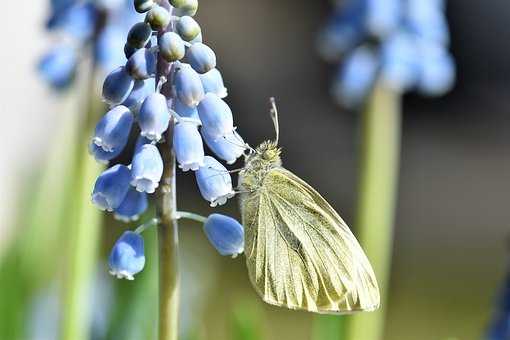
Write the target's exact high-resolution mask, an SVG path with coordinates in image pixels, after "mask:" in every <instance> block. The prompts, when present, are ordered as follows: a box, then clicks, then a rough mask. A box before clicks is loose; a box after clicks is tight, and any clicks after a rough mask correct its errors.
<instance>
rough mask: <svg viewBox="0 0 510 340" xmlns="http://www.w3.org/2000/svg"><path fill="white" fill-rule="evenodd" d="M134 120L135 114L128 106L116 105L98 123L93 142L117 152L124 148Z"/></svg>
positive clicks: (105, 149) (109, 150)
mask: <svg viewBox="0 0 510 340" xmlns="http://www.w3.org/2000/svg"><path fill="white" fill-rule="evenodd" d="M133 120H134V118H133V114H132V113H131V111H130V110H129V109H128V108H127V107H125V106H122V105H119V106H116V107H114V108H113V109H111V110H110V111H108V112H107V113H106V114H105V115H104V116H103V118H101V120H100V121H99V123H98V124H97V125H96V130H95V134H94V137H93V138H92V142H93V143H94V144H96V145H97V146H99V147H101V148H102V149H103V150H104V151H106V152H111V153H116V152H117V151H119V150H122V149H124V147H125V146H126V144H127V142H128V139H129V133H130V132H131V126H132V125H133Z"/></svg>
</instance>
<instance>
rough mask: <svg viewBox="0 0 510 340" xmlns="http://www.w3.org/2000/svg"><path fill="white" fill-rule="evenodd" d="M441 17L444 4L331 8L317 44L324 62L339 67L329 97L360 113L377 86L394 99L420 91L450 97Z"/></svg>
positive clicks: (451, 76)
mask: <svg viewBox="0 0 510 340" xmlns="http://www.w3.org/2000/svg"><path fill="white" fill-rule="evenodd" d="M444 12H445V1H444V0H430V1H423V0H385V1H381V0H346V1H342V2H339V3H338V4H335V10H334V13H333V14H332V15H331V18H330V20H329V21H328V23H327V24H326V27H325V29H323V30H322V32H321V34H320V36H319V39H318V48H319V50H320V53H321V55H322V56H323V57H324V59H326V60H327V61H330V62H339V61H340V60H342V61H343V63H342V65H341V66H340V68H341V71H339V72H338V74H339V77H337V78H336V79H335V80H334V84H333V89H332V93H333V96H334V97H336V99H338V101H339V102H340V103H341V104H342V105H345V106H348V107H350V108H359V107H360V106H362V105H363V103H364V102H365V101H366V99H367V96H368V95H369V93H370V92H371V90H372V88H373V87H374V85H375V84H376V83H377V82H379V81H381V83H382V84H383V86H385V87H387V88H389V89H391V90H393V91H395V92H396V93H405V92H408V91H412V90H418V91H419V92H421V93H422V94H425V95H428V96H440V95H443V94H445V93H446V92H448V91H449V90H450V89H451V88H452V86H453V84H454V82H455V76H456V74H455V73H456V72H455V63H454V61H453V57H452V56H451V54H450V52H449V51H448V47H449V44H450V33H449V29H448V23H447V21H446V16H445V13H444ZM368 50H371V51H372V52H371V56H369V54H368V53H367V51H368Z"/></svg>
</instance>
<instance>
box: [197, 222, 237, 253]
mask: <svg viewBox="0 0 510 340" xmlns="http://www.w3.org/2000/svg"><path fill="white" fill-rule="evenodd" d="M204 231H205V234H206V236H207V238H208V239H209V242H211V244H212V245H213V246H214V248H216V250H217V251H218V252H219V253H220V254H221V255H222V256H232V257H236V256H237V255H239V254H241V253H243V252H244V228H243V226H242V225H241V224H240V223H239V222H237V221H236V220H235V219H233V218H232V217H229V216H225V215H220V214H212V215H209V217H208V218H207V220H206V221H205V224H204Z"/></svg>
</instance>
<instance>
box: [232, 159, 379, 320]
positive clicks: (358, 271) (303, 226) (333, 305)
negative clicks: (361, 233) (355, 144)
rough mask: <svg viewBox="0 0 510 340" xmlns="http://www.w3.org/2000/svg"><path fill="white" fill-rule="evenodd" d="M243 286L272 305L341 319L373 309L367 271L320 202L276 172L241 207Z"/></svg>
mask: <svg viewBox="0 0 510 340" xmlns="http://www.w3.org/2000/svg"><path fill="white" fill-rule="evenodd" d="M241 211H242V217H243V224H244V226H245V254H246V262H247V266H248V272H249V276H250V279H251V281H252V283H253V286H254V287H255V289H256V291H257V292H258V294H259V295H260V296H261V297H262V299H263V300H264V301H265V302H267V303H269V304H272V305H277V306H282V307H287V308H291V309H299V310H307V311H311V312H319V313H331V314H345V313H351V312H355V311H371V310H375V309H377V308H378V307H379V288H378V286H377V281H376V279H375V275H374V272H373V270H372V267H371V265H370V263H369V261H368V259H367V257H366V255H365V253H364V252H363V250H362V249H361V247H360V245H359V243H358V241H357V240H356V238H355V237H354V235H353V234H352V233H351V231H350V230H349V228H348V227H347V225H346V224H345V222H344V221H343V220H342V219H341V218H340V216H339V215H338V214H337V213H336V212H335V210H334V209H333V208H332V207H331V206H330V205H329V204H328V203H327V202H326V200H325V199H324V198H322V196H321V195H320V194H319V193H318V192H317V191H315V190H314V189H313V188H312V187H310V185H308V184H307V183H305V182H304V181H303V180H301V179H300V178H299V177H297V176H296V175H294V174H293V173H291V172H290V171H288V170H286V169H283V168H274V169H272V170H270V171H269V172H268V174H267V175H266V177H265V179H264V181H263V185H262V187H261V188H260V189H259V190H258V191H256V192H254V193H251V194H247V195H245V196H244V197H243V199H242V201H241Z"/></svg>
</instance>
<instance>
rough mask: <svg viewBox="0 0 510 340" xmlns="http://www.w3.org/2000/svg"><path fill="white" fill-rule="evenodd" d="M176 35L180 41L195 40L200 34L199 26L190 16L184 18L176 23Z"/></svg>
mask: <svg viewBox="0 0 510 340" xmlns="http://www.w3.org/2000/svg"><path fill="white" fill-rule="evenodd" d="M176 29H177V33H179V35H180V36H181V38H182V39H184V40H186V41H191V40H193V39H195V38H196V37H197V36H198V35H199V34H200V33H201V30H200V25H199V24H198V23H197V22H196V21H195V19H193V18H192V17H190V16H184V17H182V18H181V19H180V20H179V21H178V22H177V26H176Z"/></svg>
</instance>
